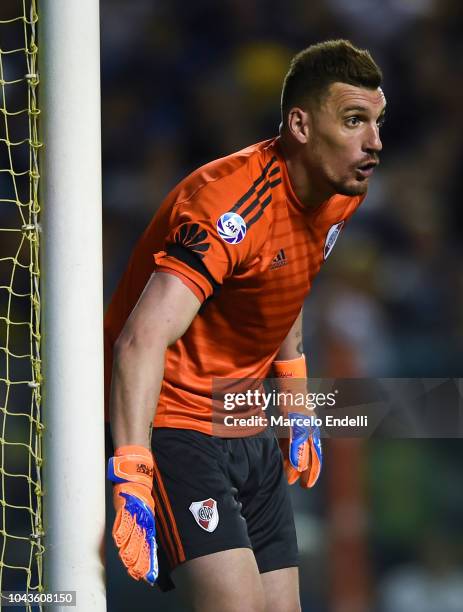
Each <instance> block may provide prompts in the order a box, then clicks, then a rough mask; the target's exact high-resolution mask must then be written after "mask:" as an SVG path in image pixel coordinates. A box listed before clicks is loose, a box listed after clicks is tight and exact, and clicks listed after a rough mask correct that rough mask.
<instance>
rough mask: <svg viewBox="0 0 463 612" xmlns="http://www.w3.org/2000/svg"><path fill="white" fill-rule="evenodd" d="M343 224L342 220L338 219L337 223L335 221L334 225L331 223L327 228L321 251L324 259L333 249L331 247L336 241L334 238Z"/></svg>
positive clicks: (336, 237)
mask: <svg viewBox="0 0 463 612" xmlns="http://www.w3.org/2000/svg"><path fill="white" fill-rule="evenodd" d="M343 225H344V221H340V222H339V223H335V224H334V225H332V226H331V227H330V229H329V230H328V233H327V235H326V240H325V248H324V251H323V256H324V258H325V259H326V258H327V257H328V255H329V254H330V253H331V251H332V250H333V247H334V245H335V243H336V240H337V239H338V236H339V234H340V233H341V230H342V228H343Z"/></svg>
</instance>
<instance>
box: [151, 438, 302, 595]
mask: <svg viewBox="0 0 463 612" xmlns="http://www.w3.org/2000/svg"><path fill="white" fill-rule="evenodd" d="M152 449H153V454H154V459H155V470H154V472H155V474H154V488H153V491H154V497H155V502H156V531H157V538H156V539H157V542H158V546H159V548H158V558H159V577H158V581H157V583H158V586H159V587H160V588H161V590H163V591H167V590H169V589H172V588H174V584H173V582H172V580H171V579H170V572H171V571H172V570H173V569H174V568H175V567H176V566H177V565H179V564H180V563H183V562H184V561H188V560H190V559H194V558H196V557H202V556H204V555H208V554H211V553H215V552H219V551H222V550H229V549H233V548H251V549H252V550H253V552H254V555H255V558H256V561H257V566H258V568H259V572H260V573H264V572H269V571H272V570H277V569H281V568H285V567H293V566H297V565H298V558H297V557H298V554H297V542H296V531H295V528H294V518H293V511H292V507H291V500H290V497H289V491H288V485H287V482H286V478H285V475H284V471H283V462H282V457H281V452H280V449H279V446H278V442H277V440H276V438H275V437H274V435H273V433H272V432H271V431H265V432H263V433H262V434H259V435H257V436H252V437H247V438H227V439H225V438H217V437H214V436H209V435H206V434H202V433H200V432H198V431H193V430H190V429H171V428H159V429H154V430H153V436H152Z"/></svg>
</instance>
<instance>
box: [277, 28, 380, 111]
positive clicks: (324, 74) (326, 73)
mask: <svg viewBox="0 0 463 612" xmlns="http://www.w3.org/2000/svg"><path fill="white" fill-rule="evenodd" d="M382 79H383V75H382V72H381V69H380V68H379V66H378V65H377V64H376V62H375V61H374V59H373V58H372V57H371V55H370V53H369V51H367V50H366V49H358V48H357V47H355V46H354V45H353V44H352V43H351V42H350V41H348V40H327V41H325V42H321V43H317V44H315V45H311V46H310V47H307V49H304V50H303V51H301V52H300V53H298V54H297V55H295V56H294V57H293V59H292V60H291V64H290V67H289V70H288V73H287V74H286V76H285V79H284V81H283V90H282V93H281V113H282V117H283V121H285V119H286V115H287V113H288V112H289V110H290V108H292V107H293V106H298V105H302V104H304V103H316V104H319V103H320V102H321V101H322V99H323V96H324V94H326V93H327V90H328V88H329V86H330V85H331V84H332V83H336V82H341V83H348V84H349V85H355V86H356V87H365V88H367V89H376V88H377V87H379V86H380V85H381V82H382Z"/></svg>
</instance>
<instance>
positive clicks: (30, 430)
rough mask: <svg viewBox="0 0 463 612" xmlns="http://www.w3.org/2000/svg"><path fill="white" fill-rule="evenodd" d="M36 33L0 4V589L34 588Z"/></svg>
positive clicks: (24, 12) (18, 0) (38, 488)
mask: <svg viewBox="0 0 463 612" xmlns="http://www.w3.org/2000/svg"><path fill="white" fill-rule="evenodd" d="M36 27H37V7H36V0H2V1H1V2H0V454H1V456H0V591H5V590H21V591H29V592H34V591H40V590H42V555H43V550H44V549H43V545H42V536H43V527H42V504H41V500H42V484H41V464H42V424H41V412H40V404H41V360H40V293H39V276H40V271H39V259H38V254H39V225H38V215H39V212H40V205H39V200H38V183H39V171H38V150H39V148H40V146H41V143H40V142H39V140H38V128H37V121H38V116H39V110H38V107H37V85H38V81H39V79H38V72H37V71H38V68H37V51H38V49H37V44H36V40H37V32H36ZM0 607H1V602H0Z"/></svg>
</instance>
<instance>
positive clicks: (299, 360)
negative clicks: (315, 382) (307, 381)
mask: <svg viewBox="0 0 463 612" xmlns="http://www.w3.org/2000/svg"><path fill="white" fill-rule="evenodd" d="M272 365H273V371H274V373H275V377H276V378H307V367H306V363H305V355H301V356H300V357H296V359H279V360H278V361H274V362H273V364H272Z"/></svg>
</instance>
